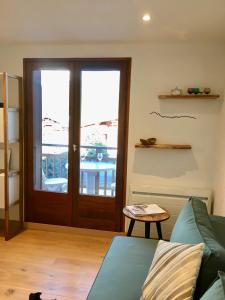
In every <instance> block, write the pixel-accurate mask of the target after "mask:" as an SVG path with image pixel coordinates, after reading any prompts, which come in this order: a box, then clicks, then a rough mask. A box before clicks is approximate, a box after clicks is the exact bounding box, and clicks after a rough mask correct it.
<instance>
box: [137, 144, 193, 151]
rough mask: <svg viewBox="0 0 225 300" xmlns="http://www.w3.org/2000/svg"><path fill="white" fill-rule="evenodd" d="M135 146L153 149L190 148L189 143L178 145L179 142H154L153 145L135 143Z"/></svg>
mask: <svg viewBox="0 0 225 300" xmlns="http://www.w3.org/2000/svg"><path fill="white" fill-rule="evenodd" d="M135 148H154V149H181V150H182V149H183V150H188V149H191V148H192V147H191V145H179V144H155V145H142V144H135Z"/></svg>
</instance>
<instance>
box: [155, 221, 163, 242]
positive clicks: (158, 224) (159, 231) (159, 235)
mask: <svg viewBox="0 0 225 300" xmlns="http://www.w3.org/2000/svg"><path fill="white" fill-rule="evenodd" d="M156 227H157V232H158V238H159V240H162V229H161V223H160V222H156Z"/></svg>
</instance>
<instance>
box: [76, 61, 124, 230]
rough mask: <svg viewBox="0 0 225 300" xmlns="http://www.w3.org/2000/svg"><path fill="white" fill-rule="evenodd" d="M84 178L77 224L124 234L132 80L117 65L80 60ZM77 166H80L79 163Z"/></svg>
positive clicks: (79, 148)
mask: <svg viewBox="0 0 225 300" xmlns="http://www.w3.org/2000/svg"><path fill="white" fill-rule="evenodd" d="M78 72H79V89H80V90H79V99H80V101H79V104H80V133H79V143H78V145H77V144H76V143H75V145H74V147H75V149H74V150H75V151H78V152H79V161H78V162H75V166H74V167H75V169H76V168H77V165H78V168H79V170H78V171H77V173H76V171H75V173H76V174H77V176H78V177H79V185H78V192H77V194H76V195H75V199H76V204H75V211H74V215H75V216H74V224H75V225H76V226H79V227H86V228H95V229H102V230H114V231H116V230H121V227H122V225H121V224H122V209H121V208H122V206H123V201H124V187H125V182H124V176H123V174H125V172H126V166H125V161H124V160H125V149H126V130H127V127H126V125H125V124H126V120H125V117H126V116H125V111H126V108H127V107H126V100H125V97H126V96H125V93H124V91H125V90H126V88H127V86H126V84H127V77H126V72H125V66H124V64H123V63H121V62H117V61H107V60H106V61H101V62H99V61H95V62H93V61H87V62H81V63H80V64H79V67H78ZM76 163H77V164H76Z"/></svg>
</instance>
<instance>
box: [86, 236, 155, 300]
mask: <svg viewBox="0 0 225 300" xmlns="http://www.w3.org/2000/svg"><path fill="white" fill-rule="evenodd" d="M157 244H158V241H157V240H150V239H143V238H133V237H115V238H114V239H113V242H112V244H111V246H110V248H109V250H108V253H107V254H106V256H105V258H104V262H103V264H102V266H101V268H100V270H99V273H98V275H97V277H96V279H95V282H94V284H93V286H92V288H91V291H90V293H89V295H88V297H87V299H88V300H106V299H107V300H115V299H120V300H137V299H139V298H140V297H141V288H142V285H143V283H144V281H145V278H146V276H147V273H148V270H149V267H150V264H151V262H152V259H153V256H154V253H155V249H156V247H157Z"/></svg>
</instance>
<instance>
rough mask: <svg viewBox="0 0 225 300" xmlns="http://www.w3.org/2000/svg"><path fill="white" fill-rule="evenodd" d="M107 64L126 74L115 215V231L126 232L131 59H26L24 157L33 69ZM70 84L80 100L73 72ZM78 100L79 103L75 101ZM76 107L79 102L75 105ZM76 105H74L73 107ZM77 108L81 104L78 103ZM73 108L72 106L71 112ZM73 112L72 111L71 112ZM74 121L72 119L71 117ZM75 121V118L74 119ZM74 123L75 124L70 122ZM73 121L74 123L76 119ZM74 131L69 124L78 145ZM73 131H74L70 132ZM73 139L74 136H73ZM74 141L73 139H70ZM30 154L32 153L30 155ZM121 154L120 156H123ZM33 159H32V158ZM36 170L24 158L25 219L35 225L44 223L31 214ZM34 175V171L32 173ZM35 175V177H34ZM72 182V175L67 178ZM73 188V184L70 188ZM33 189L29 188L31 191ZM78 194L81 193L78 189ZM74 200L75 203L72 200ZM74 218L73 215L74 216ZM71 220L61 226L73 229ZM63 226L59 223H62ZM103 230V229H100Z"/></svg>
mask: <svg viewBox="0 0 225 300" xmlns="http://www.w3.org/2000/svg"><path fill="white" fill-rule="evenodd" d="M105 63H108V64H111V65H112V66H113V65H118V64H121V65H123V74H124V78H123V80H124V81H125V87H126V88H125V89H123V90H121V93H122V95H120V97H122V98H123V99H125V101H120V108H119V109H120V110H123V115H124V117H123V126H120V127H119V129H118V133H119V136H120V141H119V142H122V143H123V149H124V153H122V158H121V162H122V164H123V170H122V172H120V174H119V178H118V181H119V180H121V182H122V185H123V188H122V191H121V194H120V199H121V201H116V211H115V215H116V224H117V226H116V228H114V229H115V231H123V230H124V225H125V222H124V217H123V215H122V208H123V206H124V204H125V201H126V179H127V152H128V125H129V104H130V76H131V58H25V59H24V60H23V65H24V95H25V100H24V101H25V105H24V107H25V112H24V116H25V117H24V125H25V126H24V128H25V158H27V157H28V154H29V155H31V150H30V148H31V147H29V143H30V142H31V138H32V137H31V134H30V132H31V129H30V130H29V128H28V126H26V124H30V125H29V126H31V119H32V111H31V110H32V109H31V105H28V102H29V99H32V98H31V97H32V94H31V84H32V82H31V78H28V77H30V76H27V75H28V74H31V73H29V72H31V70H32V69H33V67H34V66H35V67H36V66H38V65H39V66H41V67H44V68H48V67H51V66H53V65H54V68H55V69H57V67H60V66H62V65H64V66H65V65H66V64H67V65H71V66H72V65H73V67H74V65H75V67H76V64H77V67H78V65H79V66H81V65H83V66H84V65H89V66H90V65H93V66H94V65H95V66H96V68H97V66H98V67H99V66H101V65H102V67H104V65H105ZM71 74H72V75H71V81H73V82H74V84H73V85H70V93H71V94H70V96H71V97H73V98H74V99H79V96H80V95H79V89H78V86H77V84H78V81H79V78H73V77H72V76H74V72H71ZM76 101H77V100H76ZM76 104H77V103H76ZM73 105H75V104H73ZM77 105H78V104H77ZM71 109H73V107H70V110H71ZM70 112H71V111H70ZM76 117H77V118H79V116H78V113H77V115H76ZM70 119H71V118H70ZM74 119H75V118H74ZM71 122H72V121H71ZM73 122H75V121H74V120H73ZM73 128H74V124H72V123H70V133H69V135H73V136H72V139H73V141H74V142H76V141H77V140H78V139H79V137H78V136H75V133H74V131H73ZM71 129H72V130H71ZM70 138H71V137H70ZM70 141H71V139H70ZM70 147H71V143H70ZM29 151H30V152H29ZM70 153H71V155H72V151H71V149H70ZM120 155H121V154H120ZM30 157H31V156H30ZM72 159H74V158H70V163H73V161H72ZM32 169H33V167H32V166H31V162H29V161H27V160H26V159H25V220H26V221H31V222H32V221H35V222H41V219H38V218H35V217H34V216H33V213H32V201H31V199H29V180H28V177H29V176H31V175H32V174H31V170H32ZM32 172H33V170H32ZM32 176H33V175H32ZM68 179H69V176H68ZM70 180H71V181H72V182H73V183H74V182H75V180H74V178H71V179H70ZM71 186H72V185H71ZM31 188H33V187H30V189H31ZM75 188H76V190H77V192H78V190H79V189H78V187H75ZM71 201H72V200H71ZM71 205H72V206H71V207H73V209H74V211H73V214H76V208H75V206H76V205H73V204H72V202H71ZM71 217H72V216H71ZM72 223H73V222H72V220H71V223H70V224H65V223H63V222H62V223H61V225H69V226H72ZM59 225H60V224H59ZM76 225H78V226H79V227H83V226H82V225H79V224H76V222H75V223H73V226H76ZM99 229H101V228H99Z"/></svg>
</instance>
